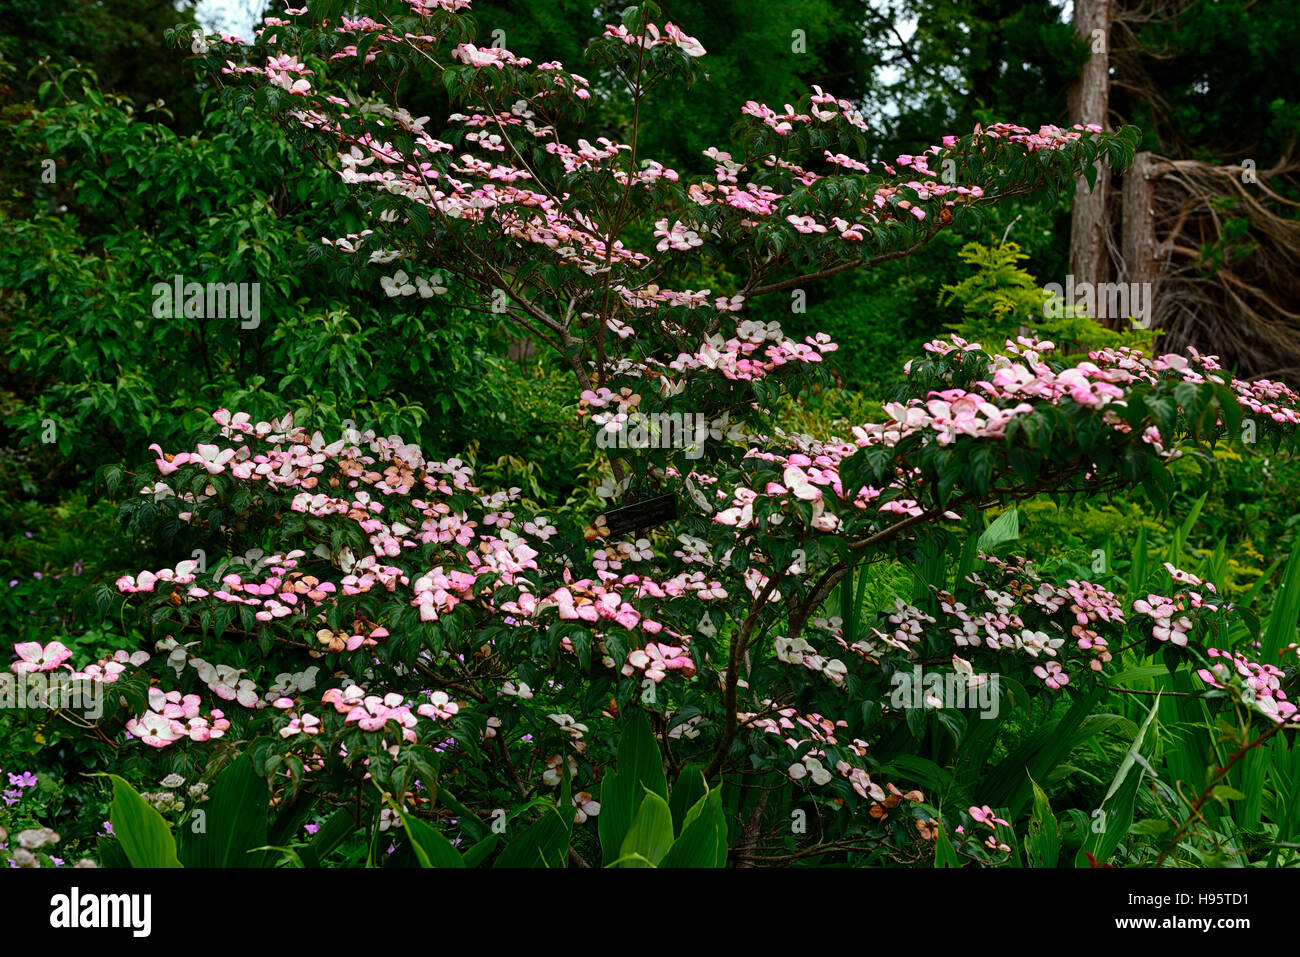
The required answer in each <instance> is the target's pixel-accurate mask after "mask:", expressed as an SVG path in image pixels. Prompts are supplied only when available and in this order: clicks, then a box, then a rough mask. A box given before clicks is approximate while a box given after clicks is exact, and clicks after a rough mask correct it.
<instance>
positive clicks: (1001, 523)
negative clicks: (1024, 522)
mask: <svg viewBox="0 0 1300 957" xmlns="http://www.w3.org/2000/svg"><path fill="white" fill-rule="evenodd" d="M1019 537H1020V512H1019V511H1017V510H1016V509H1014V508H1010V509H1007V510H1006V511H1005V512H1003V513H1002V514H1001V515H999V516H998V517H997V520H996V521H994V522H993V524H992V525H990V526H989V527H988V528H986V529H984V534H982V535H981V536H980V537H979V547H980V548H981V549H982V550H984V551H986V552H987V551H991V550H993V549H995V548H997V547H998V546H999V545H1005V544H1006V543H1007V542H1014V541H1015V540H1016V539H1018V538H1019Z"/></svg>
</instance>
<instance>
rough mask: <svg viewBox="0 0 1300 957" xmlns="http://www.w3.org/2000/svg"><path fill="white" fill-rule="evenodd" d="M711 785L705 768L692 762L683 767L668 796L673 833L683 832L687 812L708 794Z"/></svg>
mask: <svg viewBox="0 0 1300 957" xmlns="http://www.w3.org/2000/svg"><path fill="white" fill-rule="evenodd" d="M708 791H709V787H708V785H707V784H706V783H705V781H704V772H703V769H702V768H701V767H700V766H699V765H698V764H695V763H694V762H692V763H691V764H688V765H686V766H685V767H684V768H682V771H681V773H680V774H679V775H677V782H676V783H675V784H674V785H673V791H672V794H671V796H670V797H669V798H668V807H669V808H670V809H671V810H672V812H673V833H674V834H681V833H682V829H683V828H684V827H685V826H686V812H687V811H689V810H690V809H691V808H692V807H693V806H694V805H695V804H696V802H698V801H699V800H700V799H701V798H703V797H704V796H705V795H706V794H708Z"/></svg>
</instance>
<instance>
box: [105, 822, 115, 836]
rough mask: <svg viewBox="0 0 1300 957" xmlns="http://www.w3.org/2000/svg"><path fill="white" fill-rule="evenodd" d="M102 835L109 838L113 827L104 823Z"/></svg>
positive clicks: (109, 823)
mask: <svg viewBox="0 0 1300 957" xmlns="http://www.w3.org/2000/svg"><path fill="white" fill-rule="evenodd" d="M104 833H105V834H107V835H108V836H109V837H112V836H113V825H112V823H111V822H109V821H105V822H104Z"/></svg>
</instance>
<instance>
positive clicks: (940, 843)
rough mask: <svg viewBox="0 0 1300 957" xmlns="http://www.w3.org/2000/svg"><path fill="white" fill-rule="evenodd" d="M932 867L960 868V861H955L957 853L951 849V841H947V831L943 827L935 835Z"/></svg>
mask: <svg viewBox="0 0 1300 957" xmlns="http://www.w3.org/2000/svg"><path fill="white" fill-rule="evenodd" d="M934 866H935V867H937V868H938V867H961V861H959V860H958V859H957V852H956V851H955V850H954V849H953V846H952V841H950V840H949V839H948V829H947V828H945V827H940V828H939V833H938V834H936V835H935V840H934Z"/></svg>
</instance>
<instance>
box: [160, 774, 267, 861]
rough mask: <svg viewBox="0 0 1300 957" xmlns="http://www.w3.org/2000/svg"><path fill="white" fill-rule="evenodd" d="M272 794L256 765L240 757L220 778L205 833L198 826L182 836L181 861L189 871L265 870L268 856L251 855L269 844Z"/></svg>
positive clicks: (206, 816) (215, 785)
mask: <svg viewBox="0 0 1300 957" xmlns="http://www.w3.org/2000/svg"><path fill="white" fill-rule="evenodd" d="M270 803H271V794H270V792H269V791H268V790H267V787H266V782H265V781H263V780H262V779H261V778H260V777H258V776H257V774H256V773H255V772H254V771H253V761H252V759H251V758H250V757H249V756H248V755H247V754H244V755H240V757H239V758H238V759H236V760H235V761H234V762H233V763H232V764H231V765H230V766H229V767H227V768H226V769H225V770H224V771H222V772H221V773H220V774H219V775H217V780H216V783H215V784H213V786H212V796H211V800H210V801H208V802H207V804H206V805H204V806H203V808H201V810H204V811H206V815H205V818H206V819H205V820H204V822H203V824H204V827H203V830H202V831H199V832H197V833H196V832H195V831H194V826H193V824H194V822H192V823H191V826H190V827H189V828H188V829H187V830H186V831H185V832H184V833H183V834H182V837H181V858H182V860H184V862H185V866H186V867H261V866H263V864H264V863H265V861H266V854H265V853H260V854H250V853H249V851H251V850H252V849H253V848H257V847H264V846H265V845H266V843H267V833H266V810H267V808H268V807H269V806H270Z"/></svg>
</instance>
